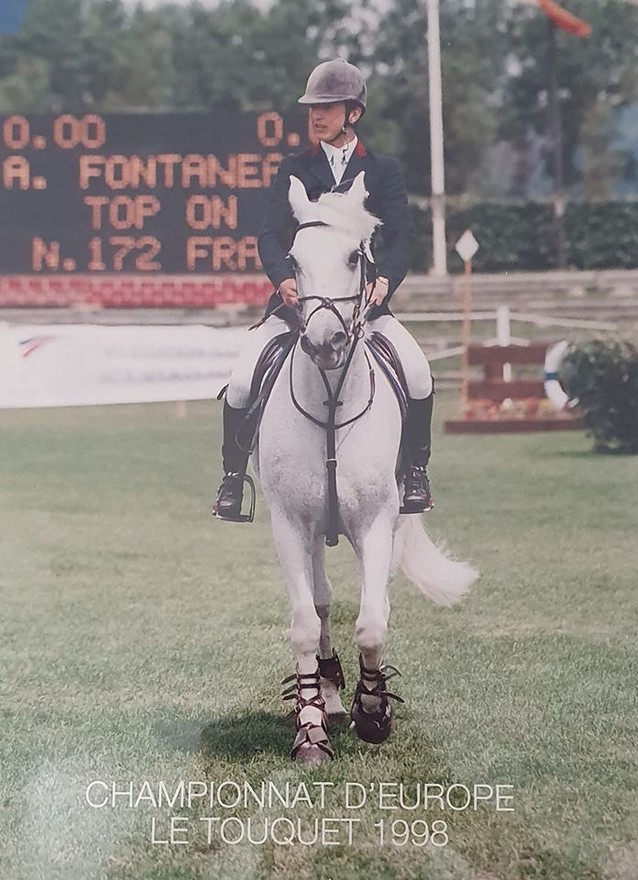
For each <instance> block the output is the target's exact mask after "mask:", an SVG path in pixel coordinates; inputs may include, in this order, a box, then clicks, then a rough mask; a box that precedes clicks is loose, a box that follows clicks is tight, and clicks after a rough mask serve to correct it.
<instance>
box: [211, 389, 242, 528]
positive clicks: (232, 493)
mask: <svg viewBox="0 0 638 880" xmlns="http://www.w3.org/2000/svg"><path fill="white" fill-rule="evenodd" d="M247 412H248V408H247V407H246V408H242V409H235V408H234V407H232V406H230V405H229V404H228V403H227V402H226V401H224V416H223V424H224V440H223V445H222V461H223V466H224V479H223V480H222V483H221V486H220V487H219V490H218V492H217V501H216V502H215V506H214V507H213V515H214V516H219V517H221V518H222V519H228V520H232V521H235V522H239V521H240V515H241V503H242V498H243V488H244V477H245V475H246V468H247V466H248V453H247V452H245V451H244V450H243V449H242V448H241V447H240V446H239V445H238V444H237V432H238V431H239V429H240V427H241V425H242V422H243V421H244V418H245V416H246V413H247Z"/></svg>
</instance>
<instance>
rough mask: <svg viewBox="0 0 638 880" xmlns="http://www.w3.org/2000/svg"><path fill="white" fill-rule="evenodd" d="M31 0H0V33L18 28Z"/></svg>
mask: <svg viewBox="0 0 638 880" xmlns="http://www.w3.org/2000/svg"><path fill="white" fill-rule="evenodd" d="M30 2H31V0H0V34H15V33H17V32H18V31H19V30H20V27H21V26H22V22H23V20H24V16H25V15H26V12H27V8H28V6H29V4H30Z"/></svg>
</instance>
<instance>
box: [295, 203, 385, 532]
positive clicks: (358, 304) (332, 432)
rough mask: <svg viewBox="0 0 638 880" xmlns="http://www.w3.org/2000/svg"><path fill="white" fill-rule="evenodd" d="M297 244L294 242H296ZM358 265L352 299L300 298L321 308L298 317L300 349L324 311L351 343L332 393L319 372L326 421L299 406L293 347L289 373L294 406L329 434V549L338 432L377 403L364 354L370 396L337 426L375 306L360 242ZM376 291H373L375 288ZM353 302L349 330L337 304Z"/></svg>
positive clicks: (334, 520) (335, 516) (334, 523)
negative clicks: (351, 371)
mask: <svg viewBox="0 0 638 880" xmlns="http://www.w3.org/2000/svg"><path fill="white" fill-rule="evenodd" d="M329 225H330V224H329V223H325V222H324V221H323V220H312V221H309V222H307V223H301V224H300V225H299V226H298V227H297V230H296V232H295V236H296V235H297V232H299V231H300V230H302V229H310V228H312V227H317V226H329ZM293 241H294V239H293ZM357 254H358V261H359V290H358V292H357V293H356V294H353V295H352V296H335V297H324V296H300V297H299V298H298V301H299V302H300V303H306V302H313V301H316V302H317V303H318V305H317V306H316V307H315V308H314V309H313V310H312V311H311V312H310V314H309V315H308V317H307V318H305V319H304V318H303V317H302V316H301V315H299V326H298V340H300V344H301V347H302V348H304V345H303V343H304V339H306V338H307V337H306V331H307V328H308V324H309V323H310V321H311V320H312V318H313V316H314V315H316V314H317V312H320V311H322V310H324V309H327V310H328V311H330V312H332V313H333V314H334V315H336V316H337V318H338V319H339V322H340V324H341V326H342V328H343V331H344V333H345V334H346V341H347V343H349V345H350V348H349V351H348V354H347V357H346V359H345V362H344V364H343V366H342V367H341V375H340V376H339V380H338V382H337V384H336V386H335V388H334V390H333V388H332V386H331V385H330V382H329V380H328V377H327V375H326V373H325V371H324V370H322V369H321V368H320V367H319V366H317V369H318V370H319V375H320V376H321V379H322V382H323V385H324V388H325V390H326V395H327V400H325V401H324V406H326V407H327V416H326V419H325V421H324V420H322V419H319V418H316V417H315V416H314V415H312V413H309V412H308V411H307V410H306V409H304V407H303V406H302V405H301V403H300V402H299V400H298V398H297V395H296V394H295V389H294V384H293V373H294V370H293V363H294V357H295V352H296V348H297V346H296V345H293V347H292V350H291V354H290V370H289V383H290V398H291V400H292V403H293V405H294V407H295V409H297V411H298V412H300V413H301V414H302V415H303V416H304V417H305V418H307V419H308V420H309V421H311V422H313V424H315V425H318V426H319V427H320V428H325V430H326V469H327V477H328V510H327V516H326V544H327V545H328V546H329V547H334V546H335V545H336V544H337V543H338V542H339V498H338V494H337V438H336V432H337V429H338V428H345V427H346V426H347V425H352V424H354V422H357V421H358V420H359V419H360V418H361V417H362V416H364V415H365V414H366V413H367V412H368V410H369V409H370V407H371V406H372V403H373V401H374V395H375V374H374V368H373V366H372V362H371V361H370V358H369V356H368V353H367V351H366V352H365V358H366V362H367V365H368V381H369V383H370V384H369V394H368V400H367V402H366V403H365V405H364V406H363V407H362V409H361V410H360V411H359V412H358V413H357V414H356V415H354V416H352V417H351V418H349V419H345V420H344V421H342V422H337V418H336V416H337V410H338V408H339V407H340V406H342V405H343V401H342V400H340V399H339V396H340V394H341V391H342V389H343V385H344V382H345V380H346V376H347V375H348V370H349V369H350V365H351V363H352V359H353V358H354V354H355V351H356V349H357V346H358V343H359V341H360V339H362V338H363V335H364V333H365V323H366V320H367V318H368V313H369V310H370V308H371V306H372V297H368V298H366V270H367V267H368V262H369V261H370V262H371V260H370V258H369V257H368V254H367V253H366V246H365V243H364V242H361V244H360V245H359V248H358V250H357ZM373 289H374V288H373ZM344 302H351V303H354V307H353V309H352V320H351V323H350V326H348V325H347V324H346V322H345V320H344V318H343V315H342V314H341V312H340V311H339V309H338V308H336V306H335V303H344Z"/></svg>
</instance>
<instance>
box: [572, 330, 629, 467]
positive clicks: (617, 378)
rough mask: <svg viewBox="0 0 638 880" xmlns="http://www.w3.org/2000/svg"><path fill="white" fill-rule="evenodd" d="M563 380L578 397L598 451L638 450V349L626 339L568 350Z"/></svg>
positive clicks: (587, 344) (599, 340) (594, 341)
mask: <svg viewBox="0 0 638 880" xmlns="http://www.w3.org/2000/svg"><path fill="white" fill-rule="evenodd" d="M559 378H560V382H561V384H562V386H563V388H564V389H565V391H566V393H567V394H568V395H569V396H570V397H571V398H577V399H578V404H579V407H580V409H581V411H582V413H583V418H584V421H585V426H586V427H587V429H588V430H589V432H590V433H591V434H592V435H593V437H594V440H595V448H596V450H597V451H598V452H629V453H638V349H637V348H636V346H635V345H633V344H632V343H631V342H627V341H626V340H611V341H605V340H601V339H594V340H592V341H591V342H586V343H583V344H581V345H579V346H573V347H572V348H570V349H569V350H568V351H567V354H566V355H565V357H564V358H563V361H562V363H561V366H560V370H559Z"/></svg>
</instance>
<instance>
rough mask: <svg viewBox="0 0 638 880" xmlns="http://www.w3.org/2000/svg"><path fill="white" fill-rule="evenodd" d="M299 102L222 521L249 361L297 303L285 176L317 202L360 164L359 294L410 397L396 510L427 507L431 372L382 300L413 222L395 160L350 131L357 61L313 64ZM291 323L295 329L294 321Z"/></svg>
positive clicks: (266, 244)
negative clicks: (302, 121) (302, 130)
mask: <svg viewBox="0 0 638 880" xmlns="http://www.w3.org/2000/svg"><path fill="white" fill-rule="evenodd" d="M299 103H300V104H307V105H309V114H310V128H311V137H312V139H313V140H315V141H316V143H315V146H314V147H312V148H311V149H309V150H307V151H306V152H304V153H302V154H300V155H289V156H286V157H285V158H284V159H283V161H282V163H281V165H280V167H279V171H278V174H277V177H276V178H275V180H274V182H273V186H272V191H271V194H270V202H269V207H268V210H267V212H266V216H265V219H264V221H263V224H262V226H261V230H260V233H259V239H258V247H259V256H260V258H261V261H262V263H263V266H264V269H265V271H266V274H267V275H268V277H269V278H270V280H271V281H272V283H273V285H274V287H275V290H276V293H274V294H273V295H272V297H271V298H270V301H269V303H268V307H267V309H266V316H267V317H266V320H265V321H264V322H263V323H262V324H261V326H260V327H259V328H258V329H256V330H253V331H252V332H251V333H250V335H249V337H248V341H247V344H246V346H245V348H244V350H243V351H242V353H241V356H240V358H239V361H238V363H237V365H236V366H235V369H234V370H233V373H232V376H231V379H230V383H229V386H228V390H227V393H226V400H225V402H224V414H223V430H224V440H223V446H222V457H223V466H224V472H225V473H224V478H223V481H222V484H221V486H220V487H219V491H218V496H217V502H216V504H215V507H214V508H213V513H214V514H215V515H216V516H219V517H221V518H222V519H228V520H235V521H237V520H238V519H239V518H240V514H241V505H242V493H243V483H244V477H245V474H246V468H247V465H248V453H247V452H245V451H244V450H243V449H242V448H241V447H240V446H239V445H238V444H237V441H236V436H237V432H238V430H239V427H240V425H241V424H242V422H243V420H244V417H245V415H246V413H247V412H248V408H249V398H250V389H251V382H252V378H253V373H254V369H255V365H256V362H257V360H258V358H259V355H260V354H261V352H262V351H263V349H264V347H265V346H266V345H267V343H268V342H269V340H271V339H273V338H274V337H275V336H278V335H280V334H283V333H286V332H287V331H288V330H289V329H290V327H289V325H288V324H287V323H286V321H285V320H284V319H285V317H286V314H285V313H286V311H287V312H288V316H289V317H292V318H293V319H294V317H295V315H294V310H296V309H298V308H299V303H298V299H297V285H296V281H295V277H294V272H293V270H292V268H291V264H290V261H289V260H287V259H286V257H287V254H288V251H289V249H290V247H291V244H292V239H293V237H294V232H295V229H296V226H297V225H298V223H297V221H296V220H295V219H294V217H293V214H292V210H291V208H290V205H289V202H288V189H289V186H290V178H291V176H295V177H298V178H299V180H301V182H302V183H303V185H304V186H305V188H306V192H307V194H308V197H309V198H310V199H311V200H317V199H318V198H319V197H320V196H321V195H322V194H323V193H326V192H330V191H335V189H338V190H343V189H347V187H348V186H349V185H350V183H351V182H352V180H354V178H355V177H356V176H357V174H359V173H360V172H361V171H365V186H366V190H367V192H368V197H367V199H366V202H365V207H366V208H367V210H368V211H369V212H370V213H371V214H373V215H374V216H375V217H378V218H379V219H380V220H381V221H382V223H383V225H382V227H381V229H380V235H381V238H382V240H383V244H384V252H383V254H382V255H381V256H380V257H379V261H378V265H377V273H376V279H374V280H372V281H369V282H368V284H367V290H366V293H367V296H368V297H369V298H371V301H372V302H373V303H374V306H373V308H372V309H371V311H370V312H369V319H368V328H369V331H370V332H372V331H379V332H380V333H383V334H384V335H385V336H386V337H387V338H388V339H389V340H390V342H391V343H392V344H393V345H394V347H395V349H396V351H397V352H398V355H399V359H400V361H401V365H402V367H403V371H404V373H405V377H406V380H407V386H408V393H409V397H408V411H407V415H406V420H405V424H404V428H403V446H404V453H405V455H406V458H407V468H406V476H405V492H404V498H403V507H402V511H403V512H405V513H421V512H423V511H426V510H430V509H431V508H432V507H433V506H434V504H433V501H432V495H431V492H430V485H429V482H428V476H427V470H426V469H427V465H428V462H429V459H430V437H431V422H432V405H433V384H432V376H431V373H430V367H429V364H428V361H427V359H426V357H425V355H424V354H423V352H422V351H421V349H420V347H419V345H418V344H417V342H416V341H415V340H414V339H413V337H412V336H411V335H410V333H409V332H408V331H407V330H406V329H405V328H404V327H403V326H402V325H401V324H400V323H399V322H398V321H397V319H396V318H395V317H394V316H393V315H392V313H391V311H390V309H389V306H388V303H389V300H390V298H391V296H392V294H393V293H394V291H395V290H396V289H397V287H398V286H399V284H400V283H401V282H402V281H403V279H404V277H405V275H406V273H407V270H408V265H409V258H410V249H411V243H412V235H413V229H412V220H411V215H410V211H409V208H408V199H407V193H406V189H405V184H404V182H403V178H402V175H401V172H400V170H399V166H398V164H397V162H396V161H395V160H394V159H390V158H386V157H383V156H378V155H376V154H375V153H372V152H371V151H370V150H367V149H366V148H365V147H364V145H363V144H362V142H361V141H360V140H359V139H358V137H357V135H356V133H355V131H354V129H353V126H354V125H355V123H356V122H358V120H359V119H361V117H362V116H363V114H364V113H365V110H366V83H365V79H364V77H363V74H362V73H361V71H360V70H359V69H358V68H357V67H355V66H354V65H353V64H349V63H348V62H347V61H345V60H343V59H336V60H333V61H325V62H323V63H322V64H319V65H318V66H317V67H315V69H314V70H313V71H312V73H311V74H310V76H309V78H308V83H307V85H306V90H305V92H304V94H303V95H302V96H301V98H299ZM374 244H375V242H373V247H374ZM291 312H292V315H291ZM292 323H293V326H294V323H295V322H294V320H293V321H292Z"/></svg>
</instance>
